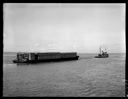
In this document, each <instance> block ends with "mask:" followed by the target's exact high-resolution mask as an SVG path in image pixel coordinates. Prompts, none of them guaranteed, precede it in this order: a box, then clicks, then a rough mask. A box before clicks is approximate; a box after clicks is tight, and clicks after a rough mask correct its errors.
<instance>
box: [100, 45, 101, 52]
mask: <svg viewBox="0 0 128 99" xmlns="http://www.w3.org/2000/svg"><path fill="white" fill-rule="evenodd" d="M100 54H101V46H100Z"/></svg>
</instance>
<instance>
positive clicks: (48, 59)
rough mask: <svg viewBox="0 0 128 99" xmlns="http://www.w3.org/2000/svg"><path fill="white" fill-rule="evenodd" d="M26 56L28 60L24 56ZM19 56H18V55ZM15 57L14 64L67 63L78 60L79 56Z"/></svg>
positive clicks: (30, 54)
mask: <svg viewBox="0 0 128 99" xmlns="http://www.w3.org/2000/svg"><path fill="white" fill-rule="evenodd" d="M27 54H28V56H27V57H28V58H26V59H25V58H24V55H27ZM19 56H20V55H19ZM19 56H18V57H17V59H16V60H13V62H14V63H40V62H54V61H68V60H78V58H79V56H77V54H76V53H25V54H23V53H22V54H21V56H23V57H19Z"/></svg>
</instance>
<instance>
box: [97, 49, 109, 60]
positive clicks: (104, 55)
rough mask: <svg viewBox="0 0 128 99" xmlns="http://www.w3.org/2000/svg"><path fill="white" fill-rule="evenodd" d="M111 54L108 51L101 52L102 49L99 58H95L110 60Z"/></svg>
mask: <svg viewBox="0 0 128 99" xmlns="http://www.w3.org/2000/svg"><path fill="white" fill-rule="evenodd" d="M108 57H109V54H108V53H107V51H106V49H105V51H103V50H102V51H101V47H100V53H99V54H98V56H95V58H108Z"/></svg>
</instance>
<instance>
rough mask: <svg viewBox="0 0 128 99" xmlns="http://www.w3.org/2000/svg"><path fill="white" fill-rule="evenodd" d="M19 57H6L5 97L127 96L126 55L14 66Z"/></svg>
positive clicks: (87, 55)
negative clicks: (16, 58) (15, 59)
mask: <svg viewBox="0 0 128 99" xmlns="http://www.w3.org/2000/svg"><path fill="white" fill-rule="evenodd" d="M15 55H16V54H15V53H5V54H4V55H3V59H4V62H3V96H41V97H42V96H49V97H50V96H60V97H64V96H68V97H69V96H72V97H79V96H80V97H124V96H125V54H110V57H109V58H101V59H100V58H93V57H94V56H95V55H96V54H79V56H80V59H79V60H77V61H65V62H51V63H40V64H28V65H26V64H21V65H17V64H14V63H12V60H13V59H14V58H15Z"/></svg>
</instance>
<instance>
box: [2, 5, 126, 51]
mask: <svg viewBox="0 0 128 99" xmlns="http://www.w3.org/2000/svg"><path fill="white" fill-rule="evenodd" d="M3 36H4V38H3V42H4V51H13V52H14V51H16V52H19V51H41V52H71V51H74V52H78V53H97V52H99V46H102V47H104V48H107V49H108V52H109V53H113V52H115V53H120V52H125V4H123V3H115V4H112V3H111V4H109V3H107V4H101V3H100V4H97V3H96V4H93V3H91V4H88V3H82V4H80V3H78V4H77V3H74V4H70V3H66V4H64V3H58V4H56V3H52V4H49V3H42V4H38V3H36V4H34V3H32V4H31V3H28V4H27V3H22V4H18V3H15V4H13V3H5V4H4V35H3Z"/></svg>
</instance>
